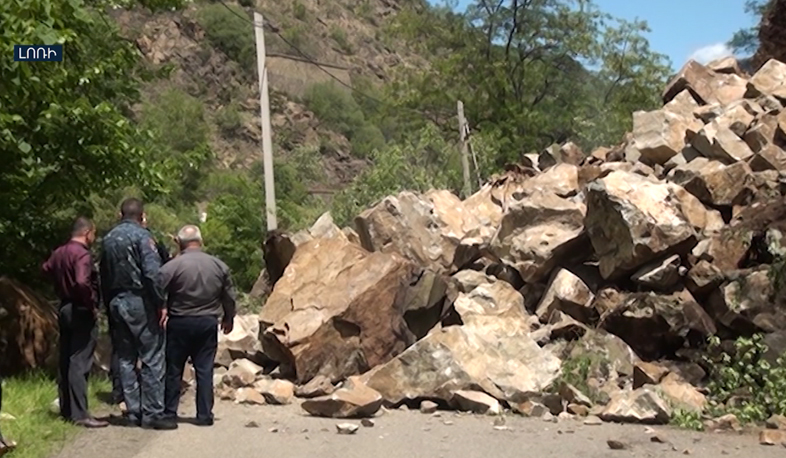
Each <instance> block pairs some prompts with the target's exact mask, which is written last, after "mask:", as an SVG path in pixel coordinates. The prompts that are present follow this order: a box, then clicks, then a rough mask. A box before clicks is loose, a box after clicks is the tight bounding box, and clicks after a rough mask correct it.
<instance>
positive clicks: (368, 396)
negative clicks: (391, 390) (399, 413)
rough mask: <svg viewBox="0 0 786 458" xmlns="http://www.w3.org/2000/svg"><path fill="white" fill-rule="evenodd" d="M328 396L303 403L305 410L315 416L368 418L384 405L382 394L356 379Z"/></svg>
mask: <svg viewBox="0 0 786 458" xmlns="http://www.w3.org/2000/svg"><path fill="white" fill-rule="evenodd" d="M345 385H346V386H345V387H342V388H339V389H338V390H336V391H335V392H333V393H332V394H330V395H327V396H321V397H318V398H314V399H309V400H308V401H304V402H303V403H302V404H301V407H303V410H305V411H306V412H308V413H309V414H311V415H313V416H315V417H329V418H368V417H372V416H374V414H375V413H377V411H378V410H379V408H380V407H382V402H383V399H382V396H381V395H380V394H379V393H378V392H376V391H375V390H373V389H371V388H369V387H367V386H365V385H364V384H362V383H360V382H358V381H357V380H355V379H350V380H349V381H348V382H347V383H346V384H345Z"/></svg>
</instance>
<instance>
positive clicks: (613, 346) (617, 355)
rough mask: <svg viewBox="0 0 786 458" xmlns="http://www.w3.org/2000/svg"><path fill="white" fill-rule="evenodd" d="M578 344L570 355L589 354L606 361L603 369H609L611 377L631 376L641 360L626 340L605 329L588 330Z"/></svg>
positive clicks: (580, 355) (578, 356)
mask: <svg viewBox="0 0 786 458" xmlns="http://www.w3.org/2000/svg"><path fill="white" fill-rule="evenodd" d="M577 344H578V345H576V346H574V348H573V350H572V351H571V353H570V357H571V358H580V357H582V356H589V357H590V359H600V360H602V361H604V365H605V366H606V367H605V368H603V369H602V370H608V373H607V375H608V376H609V378H615V377H616V376H622V377H629V376H631V375H632V374H633V370H634V369H633V368H634V365H635V364H636V363H637V362H638V361H639V358H638V356H636V353H635V352H634V351H633V349H631V348H630V346H629V345H628V344H627V343H625V341H623V340H622V339H620V338H619V337H617V336H615V335H613V334H610V333H608V332H606V331H604V330H603V329H592V330H589V331H587V333H586V334H585V335H584V336H583V337H582V338H581V340H579V341H578V342H577ZM593 355H601V356H602V358H597V357H595V358H593Z"/></svg>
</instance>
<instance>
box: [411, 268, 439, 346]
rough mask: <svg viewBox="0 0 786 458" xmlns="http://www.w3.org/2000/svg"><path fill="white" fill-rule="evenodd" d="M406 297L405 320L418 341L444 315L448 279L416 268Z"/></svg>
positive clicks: (430, 271)
mask: <svg viewBox="0 0 786 458" xmlns="http://www.w3.org/2000/svg"><path fill="white" fill-rule="evenodd" d="M413 277H414V279H413V281H412V282H411V283H410V285H409V288H407V290H406V293H405V296H404V299H403V301H404V304H406V308H405V310H404V320H405V321H406V323H407V326H409V329H410V331H412V333H413V334H415V337H416V338H417V339H420V338H422V337H423V336H425V335H426V334H427V333H428V332H429V331H430V330H431V328H432V327H434V324H436V323H437V322H438V321H439V320H440V318H442V316H443V314H444V308H445V294H446V292H447V289H448V284H447V279H446V278H445V277H444V276H443V275H440V274H438V273H436V272H434V271H433V270H428V269H422V268H416V269H415V270H414V273H413Z"/></svg>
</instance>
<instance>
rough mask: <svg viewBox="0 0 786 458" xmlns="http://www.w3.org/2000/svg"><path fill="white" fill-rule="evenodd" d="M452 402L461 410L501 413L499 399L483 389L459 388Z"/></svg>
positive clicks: (489, 413) (490, 413)
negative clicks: (482, 390)
mask: <svg viewBox="0 0 786 458" xmlns="http://www.w3.org/2000/svg"><path fill="white" fill-rule="evenodd" d="M451 403H452V404H454V405H456V406H457V407H458V409H459V410H463V411H468V412H472V413H479V414H487V415H499V414H500V413H502V406H501V405H500V404H499V401H497V400H496V399H494V398H492V397H491V396H489V395H488V394H486V393H483V392H481V391H472V390H457V391H454V392H453V397H452V400H451Z"/></svg>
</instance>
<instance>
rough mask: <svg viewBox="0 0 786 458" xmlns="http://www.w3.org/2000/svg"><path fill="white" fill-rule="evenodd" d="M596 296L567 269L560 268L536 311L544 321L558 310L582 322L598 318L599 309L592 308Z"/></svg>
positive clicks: (589, 321)
mask: <svg viewBox="0 0 786 458" xmlns="http://www.w3.org/2000/svg"><path fill="white" fill-rule="evenodd" d="M594 298H595V296H594V295H593V294H592V291H590V289H589V287H587V285H586V284H585V283H584V282H583V281H582V280H581V278H579V277H577V276H576V275H574V274H573V273H572V272H570V271H569V270H567V269H559V270H557V271H556V272H555V273H554V276H553V277H552V278H551V281H550V282H549V285H548V288H547V289H546V294H545V295H544V296H543V298H542V299H541V301H540V304H538V307H537V311H536V312H535V313H536V314H537V315H538V318H540V319H541V320H542V321H549V317H550V316H551V315H552V314H553V313H554V312H557V311H560V312H564V313H566V314H567V315H570V316H571V317H573V318H574V319H576V320H578V321H579V322H582V323H591V322H594V321H596V320H597V317H598V315H597V311H596V310H595V309H594V308H592V300H593V299H594Z"/></svg>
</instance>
